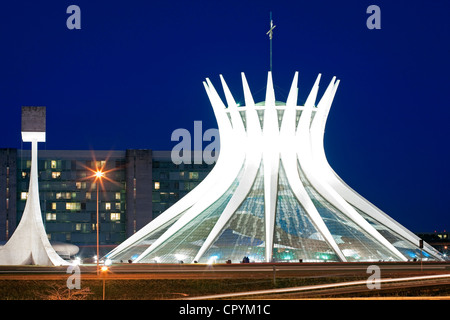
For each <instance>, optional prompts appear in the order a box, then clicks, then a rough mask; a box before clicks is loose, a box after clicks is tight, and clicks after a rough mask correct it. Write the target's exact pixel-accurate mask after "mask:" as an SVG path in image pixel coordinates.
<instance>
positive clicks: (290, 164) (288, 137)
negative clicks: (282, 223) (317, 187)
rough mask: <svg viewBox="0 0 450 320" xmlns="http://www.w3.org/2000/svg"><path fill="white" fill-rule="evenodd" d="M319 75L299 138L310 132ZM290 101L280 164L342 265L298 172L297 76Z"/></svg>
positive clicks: (301, 202)
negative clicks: (296, 125)
mask: <svg viewBox="0 0 450 320" xmlns="http://www.w3.org/2000/svg"><path fill="white" fill-rule="evenodd" d="M320 77H321V76H320V75H319V76H318V77H317V79H316V82H315V83H314V86H313V89H312V90H311V93H310V95H309V96H308V99H307V100H306V103H305V108H304V110H303V112H302V115H301V116H300V119H299V125H298V127H299V128H303V129H301V130H299V131H298V134H299V135H301V136H303V135H305V132H303V131H308V127H309V122H310V119H311V114H312V108H313V104H314V101H315V99H316V96H317V91H318V88H319V81H320ZM294 81H295V82H293V84H292V87H291V90H290V93H289V97H288V101H287V103H286V111H285V114H284V117H283V122H282V126H281V132H280V137H281V139H280V141H281V145H282V150H281V160H282V163H283V166H284V170H285V171H286V176H287V179H288V181H289V184H290V186H291V189H292V192H293V193H294V195H295V197H296V198H297V200H298V201H299V203H300V204H301V205H302V206H303V208H304V209H305V211H306V212H307V214H308V216H309V217H310V219H311V220H312V222H313V223H314V225H315V227H316V228H317V229H318V231H319V232H320V234H321V235H322V237H323V238H324V239H325V241H326V242H327V243H328V244H329V245H330V246H331V248H332V249H333V250H334V251H335V253H336V255H337V256H338V257H339V259H340V260H341V261H347V260H346V258H345V256H344V255H343V254H342V252H341V250H340V249H339V247H338V245H337V244H336V242H335V241H334V239H333V236H332V235H331V233H330V231H329V230H328V228H327V226H326V225H325V223H324V222H323V220H322V218H321V216H320V214H319V212H318V211H317V209H316V207H315V206H314V204H313V202H312V201H311V198H310V197H309V195H308V193H307V192H306V190H305V187H304V186H303V183H302V181H301V180H300V177H299V174H298V170H297V152H296V149H295V148H293V146H295V145H296V144H297V143H298V141H297V140H298V139H297V138H296V128H295V119H296V117H295V106H296V102H297V93H296V92H297V88H296V87H297V73H296V75H295V78H294ZM305 140H306V141H307V136H305ZM303 151H305V152H308V150H304V149H303ZM299 157H302V158H304V157H305V155H304V154H303V152H302V154H301V155H300V156H299Z"/></svg>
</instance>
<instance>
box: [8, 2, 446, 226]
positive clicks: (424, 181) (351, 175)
mask: <svg viewBox="0 0 450 320" xmlns="http://www.w3.org/2000/svg"><path fill="white" fill-rule="evenodd" d="M72 4H76V5H78V6H79V7H80V9H81V30H69V29H68V28H67V27H66V20H67V18H68V17H69V16H70V14H67V13H66V9H67V7H68V6H69V5H72ZM372 4H375V5H378V6H379V7H380V9H381V29H380V30H369V29H368V28H367V27H366V20H367V18H368V17H369V16H370V14H367V13H366V9H367V7H368V6H369V5H372ZM271 11H272V13H273V19H274V23H275V25H276V28H275V33H274V39H273V77H274V82H275V90H276V92H275V93H276V97H277V100H282V101H285V99H286V96H287V93H288V90H289V88H290V84H291V81H292V78H293V75H294V72H295V71H299V86H300V89H299V103H300V104H303V102H304V100H305V99H306V96H307V94H308V93H309V90H310V89H311V87H312V85H313V83H314V80H315V78H316V76H317V74H318V73H322V82H321V90H320V91H319V96H321V94H322V93H323V91H324V90H325V88H326V86H327V85H328V83H329V81H330V80H331V78H332V77H333V76H336V77H337V78H338V79H340V80H341V83H340V86H339V89H338V91H337V94H336V97H335V100H334V103H333V105H332V108H331V111H330V115H329V118H328V123H327V128H326V134H325V149H326V153H327V157H328V160H329V162H330V164H331V166H332V167H333V168H334V170H335V171H336V172H337V173H338V174H339V175H340V176H341V178H343V180H344V181H346V182H347V184H349V185H350V186H351V187H352V188H354V189H355V190H357V191H358V192H359V193H360V194H361V195H363V196H364V197H366V198H367V199H368V200H369V201H371V202H372V203H374V204H375V205H376V206H378V207H379V208H380V209H382V210H383V211H385V212H386V213H387V214H388V215H390V216H391V217H393V218H394V219H396V220H397V221H398V222H400V223H401V224H402V225H404V226H405V227H407V228H408V229H410V230H411V231H414V232H432V231H434V230H438V231H443V230H444V229H446V230H448V229H450V225H449V212H450V210H449V206H448V198H449V195H450V184H449V183H448V181H450V171H449V169H448V168H449V166H448V164H449V160H450V159H449V158H450V157H449V156H450V150H449V147H448V146H449V143H448V137H449V136H450V135H449V133H450V125H449V121H450V105H449V103H448V90H449V85H450V82H449V80H448V79H449V75H450V62H449V57H450V41H449V39H450V23H449V22H448V14H449V12H450V2H449V1H448V0H435V1H381V0H374V1H372V0H371V1H364V0H359V1H356V0H355V1H283V0H277V1H244V0H242V1H234V0H232V1H203V0H202V1H200V0H199V1H196V0H184V1H178V0H176V1H162V0H160V1H111V0H109V1H104V0H98V1H82V0H73V1H64V0H58V1H23V0H16V1H9V2H8V3H7V4H5V3H4V4H2V8H1V10H0V41H1V51H0V107H1V110H2V113H1V115H2V116H1V126H0V137H1V141H0V148H6V147H15V148H21V147H23V148H29V147H30V146H29V145H28V144H22V143H21V137H20V112H21V106H46V107H47V142H46V143H45V144H41V145H40V148H41V149H49V150H51V149H74V150H76V149H102V150H123V149H127V148H142V149H154V150H170V149H172V148H173V146H174V145H176V144H177V142H173V141H171V134H172V132H173V131H174V130H175V129H177V128H186V129H188V130H190V131H191V132H193V125H194V121H196V120H201V121H203V130H206V129H208V128H216V127H217V124H216V121H215V118H214V114H213V111H212V108H211V105H210V103H209V100H208V98H207V95H206V93H205V91H204V88H203V84H202V81H203V80H204V79H205V78H206V77H209V78H210V79H211V80H212V81H213V84H215V85H216V88H217V89H218V90H219V92H221V86H220V80H219V74H223V76H224V77H225V79H226V80H227V83H228V85H229V87H230V89H231V90H232V92H233V94H234V96H235V98H236V99H237V100H240V101H242V100H243V93H242V86H241V78H240V73H241V72H245V74H246V76H247V80H248V81H249V84H250V87H251V89H252V92H253V93H254V96H255V100H257V101H261V100H263V98H264V94H265V86H266V79H267V71H268V70H269V40H268V36H267V35H266V32H267V30H268V28H269V14H270V12H271Z"/></svg>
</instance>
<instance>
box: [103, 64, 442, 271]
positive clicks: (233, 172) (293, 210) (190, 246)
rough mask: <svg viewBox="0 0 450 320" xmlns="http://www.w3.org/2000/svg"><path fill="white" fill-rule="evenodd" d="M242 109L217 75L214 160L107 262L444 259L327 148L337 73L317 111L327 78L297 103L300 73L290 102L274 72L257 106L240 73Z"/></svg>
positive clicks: (211, 91) (209, 89)
mask: <svg viewBox="0 0 450 320" xmlns="http://www.w3.org/2000/svg"><path fill="white" fill-rule="evenodd" d="M241 76H242V84H243V92H244V99H245V106H239V104H237V103H236V101H235V99H234V97H233V95H232V93H231V91H230V90H229V88H228V85H227V84H226V82H225V79H224V78H223V77H222V76H220V81H221V84H222V87H223V91H224V96H225V101H226V105H225V103H224V102H223V100H222V99H221V97H220V96H219V94H218V93H217V91H216V89H215V88H214V86H213V84H212V82H211V81H210V80H209V79H206V82H204V87H205V90H206V93H207V95H208V97H209V100H210V102H211V105H212V107H213V110H214V114H215V116H216V119H217V122H218V126H219V132H220V139H221V140H220V141H221V150H220V156H219V159H218V162H217V164H216V166H215V167H214V169H213V170H212V171H211V173H210V174H209V175H208V176H207V177H206V178H205V179H204V180H203V181H202V183H200V184H199V185H198V186H197V187H196V188H195V189H194V190H192V191H191V192H190V193H189V194H187V195H186V196H185V197H184V198H182V199H181V200H180V201H178V202H177V203H176V204H175V205H173V206H172V207H170V208H169V209H168V210H167V211H165V212H164V213H162V214H161V215H160V216H159V217H157V218H156V219H155V220H154V221H152V222H150V223H149V224H148V225H147V226H145V227H144V228H142V229H141V230H139V231H138V232H137V233H136V234H134V235H133V236H131V237H130V238H129V239H127V240H126V241H124V242H123V243H122V244H121V245H119V246H118V247H117V248H115V249H114V250H112V251H111V252H110V253H109V254H108V255H107V256H106V257H107V258H109V259H111V260H113V261H119V260H122V261H123V260H125V261H126V260H130V259H131V260H133V261H134V262H142V263H144V262H145V263H152V262H153V263H158V262H163V263H174V262H178V261H180V260H182V261H184V262H200V263H208V262H212V261H215V262H226V261H230V260H231V261H233V262H239V261H242V259H243V258H244V257H246V258H247V257H248V258H249V260H250V261H256V262H258V261H259V262H271V261H282V262H298V261H299V260H302V261H314V262H317V261H344V262H346V261H380V260H388V261H406V260H409V259H414V258H420V257H421V256H422V254H424V256H425V258H426V259H430V260H442V256H441V255H440V254H439V252H437V251H436V250H435V249H433V248H432V247H431V246H429V245H425V248H424V251H422V250H420V248H419V247H418V246H419V238H418V237H417V236H415V235H414V234H412V233H411V232H409V231H408V230H406V229H405V228H404V227H402V226H401V225H400V224H399V223H398V222H395V221H394V220H393V219H392V218H390V217H389V216H388V215H386V214H385V213H383V212H382V211H381V210H379V209H378V208H376V207H375V206H374V205H373V204H371V203H370V202H368V201H367V200H365V199H364V198H363V197H361V196H360V195H358V194H357V193H356V192H355V191H353V190H352V189H351V188H350V187H348V186H347V185H346V184H345V183H344V182H343V181H342V179H340V178H339V177H338V175H337V174H336V173H335V172H334V171H333V170H332V169H331V166H330V165H329V164H328V162H327V160H326V157H325V151H324V144H323V139H324V132H325V123H326V120H327V118H328V114H329V110H330V107H331V104H332V102H333V99H334V96H335V94H336V90H337V87H338V85H339V80H336V78H335V77H333V79H332V80H331V82H330V83H329V85H328V86H327V88H326V90H325V92H324V94H323V96H322V98H321V99H320V101H319V102H318V104H317V105H316V98H317V95H318V91H319V82H320V78H321V75H320V74H319V76H318V77H317V79H316V81H315V83H314V85H313V87H312V90H311V92H310V93H309V95H308V97H307V99H306V102H305V105H303V106H299V105H298V104H297V100H298V87H297V84H298V73H295V76H294V80H293V81H292V85H291V89H290V92H289V96H288V98H287V101H286V102H280V101H278V100H277V99H276V97H275V91H274V85H273V80H272V72H269V73H268V78H267V88H266V96H265V100H264V101H262V102H259V103H255V101H254V98H253V96H252V94H251V91H250V87H249V85H248V82H247V79H246V77H245V75H244V74H243V73H242V75H241Z"/></svg>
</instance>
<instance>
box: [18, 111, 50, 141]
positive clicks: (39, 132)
mask: <svg viewBox="0 0 450 320" xmlns="http://www.w3.org/2000/svg"><path fill="white" fill-rule="evenodd" d="M45 116H46V107H22V140H23V141H24V142H30V141H32V140H37V141H38V142H45Z"/></svg>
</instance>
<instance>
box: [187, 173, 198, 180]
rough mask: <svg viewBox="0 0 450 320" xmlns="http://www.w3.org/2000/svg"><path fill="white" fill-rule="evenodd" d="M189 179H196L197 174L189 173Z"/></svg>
mask: <svg viewBox="0 0 450 320" xmlns="http://www.w3.org/2000/svg"><path fill="white" fill-rule="evenodd" d="M189 179H194V180H197V179H198V172H189Z"/></svg>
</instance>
